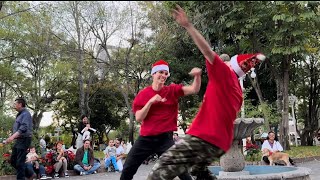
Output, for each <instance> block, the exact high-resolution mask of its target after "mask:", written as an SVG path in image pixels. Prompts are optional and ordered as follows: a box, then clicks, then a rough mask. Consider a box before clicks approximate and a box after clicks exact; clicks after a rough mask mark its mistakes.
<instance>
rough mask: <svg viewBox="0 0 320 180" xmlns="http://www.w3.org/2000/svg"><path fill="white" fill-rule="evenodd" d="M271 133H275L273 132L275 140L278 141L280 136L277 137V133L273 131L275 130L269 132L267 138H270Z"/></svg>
mask: <svg viewBox="0 0 320 180" xmlns="http://www.w3.org/2000/svg"><path fill="white" fill-rule="evenodd" d="M270 133H273V134H274V140H275V141H278V137H277V135H276V133H275V132H273V131H270V132H268V136H267V140H269V134H270Z"/></svg>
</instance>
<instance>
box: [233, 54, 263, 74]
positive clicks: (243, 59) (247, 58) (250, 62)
mask: <svg viewBox="0 0 320 180" xmlns="http://www.w3.org/2000/svg"><path fill="white" fill-rule="evenodd" d="M265 59H266V56H265V55H263V54H262V53H256V54H238V55H235V56H233V57H232V58H231V60H230V65H231V67H232V69H233V70H234V72H235V73H236V74H237V75H238V77H242V76H244V75H245V74H246V73H247V72H248V71H250V69H251V68H253V67H254V66H255V65H256V64H258V63H259V62H261V61H264V60H265Z"/></svg>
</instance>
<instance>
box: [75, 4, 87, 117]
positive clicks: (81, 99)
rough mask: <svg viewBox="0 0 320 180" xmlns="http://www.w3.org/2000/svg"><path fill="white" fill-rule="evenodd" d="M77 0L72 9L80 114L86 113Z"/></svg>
mask: <svg viewBox="0 0 320 180" xmlns="http://www.w3.org/2000/svg"><path fill="white" fill-rule="evenodd" d="M78 3H79V2H78V1H75V2H73V5H74V9H73V18H74V22H75V25H76V31H77V46H78V47H77V48H78V49H77V51H78V54H77V57H78V84H79V110H80V113H81V114H86V110H85V93H84V88H83V75H82V73H83V69H82V66H83V59H84V57H83V52H82V47H81V32H80V22H79V18H80V15H79V9H78Z"/></svg>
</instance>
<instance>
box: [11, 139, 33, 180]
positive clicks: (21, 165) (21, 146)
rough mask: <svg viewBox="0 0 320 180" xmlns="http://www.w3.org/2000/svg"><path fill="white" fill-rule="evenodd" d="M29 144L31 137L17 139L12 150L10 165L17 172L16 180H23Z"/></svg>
mask: <svg viewBox="0 0 320 180" xmlns="http://www.w3.org/2000/svg"><path fill="white" fill-rule="evenodd" d="M30 144H31V137H30V138H29V137H26V138H18V139H16V142H15V144H14V146H13V148H12V154H11V159H10V163H11V165H12V167H14V168H15V169H16V170H17V180H25V168H26V165H25V162H26V158H27V149H28V148H29V146H30Z"/></svg>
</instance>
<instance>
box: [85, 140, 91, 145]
mask: <svg viewBox="0 0 320 180" xmlns="http://www.w3.org/2000/svg"><path fill="white" fill-rule="evenodd" d="M86 141H89V142H90V143H91V140H90V139H85V140H83V144H84V143H85V142H86Z"/></svg>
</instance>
